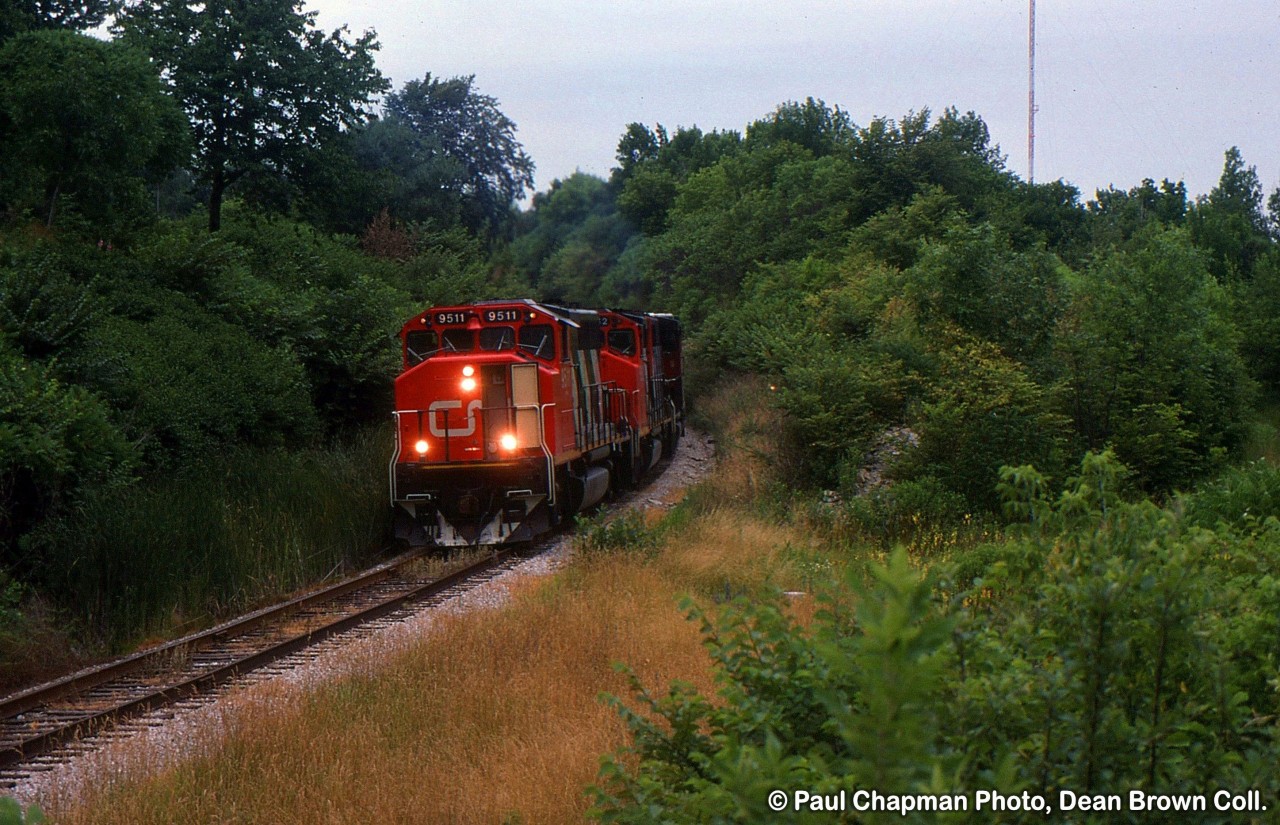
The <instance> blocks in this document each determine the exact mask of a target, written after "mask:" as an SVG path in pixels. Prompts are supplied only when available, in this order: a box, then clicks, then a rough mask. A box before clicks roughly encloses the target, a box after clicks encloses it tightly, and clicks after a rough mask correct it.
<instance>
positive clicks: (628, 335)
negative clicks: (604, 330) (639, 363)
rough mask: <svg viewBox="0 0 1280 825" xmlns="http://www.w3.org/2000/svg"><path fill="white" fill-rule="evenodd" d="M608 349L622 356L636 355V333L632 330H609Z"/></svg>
mask: <svg viewBox="0 0 1280 825" xmlns="http://www.w3.org/2000/svg"><path fill="white" fill-rule="evenodd" d="M609 349H610V350H612V351H613V352H616V353H620V354H622V355H635V354H636V333H635V330H632V329H611V330H609Z"/></svg>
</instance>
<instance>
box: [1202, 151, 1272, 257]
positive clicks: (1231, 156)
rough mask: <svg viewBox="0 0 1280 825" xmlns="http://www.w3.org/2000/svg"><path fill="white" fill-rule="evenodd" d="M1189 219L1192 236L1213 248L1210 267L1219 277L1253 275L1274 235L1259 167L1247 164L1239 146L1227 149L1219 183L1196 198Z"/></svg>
mask: <svg viewBox="0 0 1280 825" xmlns="http://www.w3.org/2000/svg"><path fill="white" fill-rule="evenodd" d="M1188 223H1189V225H1190V227H1191V237H1192V239H1193V240H1195V242H1196V244H1197V245H1198V246H1201V247H1203V248H1205V249H1207V250H1208V251H1209V253H1210V259H1209V267H1210V270H1211V271H1212V272H1213V274H1214V275H1215V276H1216V277H1217V278H1218V280H1219V281H1227V280H1235V279H1241V278H1242V279H1246V280H1247V279H1249V278H1251V277H1252V276H1253V269H1254V265H1255V264H1256V263H1257V261H1258V258H1259V257H1261V256H1262V254H1263V253H1264V252H1265V251H1266V250H1267V248H1268V246H1269V245H1270V237H1269V234H1268V226H1267V219H1266V216H1265V215H1264V214H1263V212H1262V184H1261V183H1260V182H1259V180H1258V170H1257V169H1255V168H1254V167H1252V166H1249V167H1246V166H1245V165H1244V158H1243V156H1241V154H1240V150H1239V149H1238V148H1237V147H1235V146H1232V147H1231V148H1230V149H1228V150H1227V153H1226V161H1225V162H1224V163H1223V168H1222V177H1221V178H1220V179H1219V180H1218V185H1217V186H1215V187H1214V188H1213V190H1212V191H1211V192H1210V193H1209V194H1208V196H1206V197H1203V198H1200V199H1199V200H1198V201H1197V202H1196V205H1195V207H1194V208H1193V209H1192V210H1191V214H1190V216H1189V221H1188Z"/></svg>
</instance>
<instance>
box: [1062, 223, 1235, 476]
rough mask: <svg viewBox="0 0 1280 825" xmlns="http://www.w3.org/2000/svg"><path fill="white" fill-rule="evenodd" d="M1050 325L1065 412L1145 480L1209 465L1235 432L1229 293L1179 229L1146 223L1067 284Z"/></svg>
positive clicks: (1087, 438)
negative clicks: (1061, 309) (1127, 243)
mask: <svg viewBox="0 0 1280 825" xmlns="http://www.w3.org/2000/svg"><path fill="white" fill-rule="evenodd" d="M1070 288H1071V293H1072V294H1071V297H1070V305H1069V307H1068V308H1067V310H1066V312H1065V313H1064V314H1063V316H1062V319H1061V321H1060V323H1059V324H1058V328H1057V330H1056V337H1057V343H1056V347H1057V351H1056V353H1055V355H1056V357H1057V359H1058V361H1059V364H1060V369H1061V370H1062V382H1061V384H1060V386H1059V388H1058V389H1059V393H1060V398H1061V403H1062V405H1063V410H1064V412H1066V413H1067V414H1068V415H1070V416H1071V417H1072V419H1073V421H1074V424H1075V429H1076V431H1077V433H1078V434H1079V436H1080V437H1081V438H1082V439H1083V440H1084V442H1085V444H1086V446H1088V447H1091V448H1097V447H1101V446H1103V445H1106V444H1110V445H1111V446H1112V447H1113V448H1114V449H1115V452H1116V455H1117V456H1118V457H1119V458H1120V459H1121V460H1122V461H1124V463H1125V464H1127V465H1128V466H1129V467H1130V468H1131V469H1133V470H1134V471H1135V472H1136V474H1137V477H1138V481H1139V483H1140V484H1141V485H1142V486H1144V487H1145V488H1147V489H1149V490H1157V491H1167V490H1171V489H1174V488H1176V487H1178V486H1181V485H1185V484H1186V483H1188V482H1190V481H1192V480H1194V479H1195V478H1196V476H1198V475H1200V474H1201V473H1202V472H1203V471H1204V470H1206V469H1208V468H1209V467H1211V466H1212V454H1213V452H1214V451H1221V450H1223V449H1231V448H1234V447H1235V446H1236V445H1237V444H1238V443H1239V441H1240V439H1241V437H1242V432H1241V430H1242V421H1243V410H1244V408H1245V405H1246V403H1247V401H1248V397H1249V381H1248V379H1247V377H1246V375H1245V371H1244V367H1243V363H1242V361H1241V359H1240V356H1239V354H1238V352H1237V348H1236V341H1235V330H1234V328H1233V327H1232V326H1231V324H1230V322H1229V321H1228V320H1227V319H1226V317H1225V312H1224V310H1225V304H1226V299H1225V293H1224V291H1223V289H1222V288H1221V287H1220V286H1219V285H1218V284H1217V283H1216V282H1215V281H1214V279H1213V278H1212V276H1211V275H1210V273H1209V271H1208V268H1207V267H1206V265H1205V259H1204V256H1203V255H1202V253H1201V252H1200V251H1199V250H1197V249H1196V248H1195V247H1194V246H1192V244H1191V242H1190V240H1189V238H1188V236H1187V233H1186V232H1185V231H1184V230H1178V229H1164V228H1159V227H1153V228H1150V229H1148V230H1146V231H1145V232H1144V233H1143V234H1141V235H1140V236H1138V237H1137V238H1135V239H1134V245H1133V248H1132V249H1129V250H1123V251H1112V252H1108V253H1104V254H1101V255H1099V256H1098V257H1097V259H1096V261H1095V262H1094V263H1093V265H1091V266H1090V267H1089V268H1088V269H1086V270H1085V271H1084V272H1083V273H1081V274H1080V277H1079V278H1078V279H1074V280H1073V282H1072V283H1071V284H1070Z"/></svg>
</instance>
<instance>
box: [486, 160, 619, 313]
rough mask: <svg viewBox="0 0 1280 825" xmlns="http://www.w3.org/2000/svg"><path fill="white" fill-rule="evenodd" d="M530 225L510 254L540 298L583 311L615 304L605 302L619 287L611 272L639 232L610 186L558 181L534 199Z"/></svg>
mask: <svg viewBox="0 0 1280 825" xmlns="http://www.w3.org/2000/svg"><path fill="white" fill-rule="evenodd" d="M524 220H525V221H526V222H528V223H530V224H531V225H530V226H529V227H528V228H527V229H526V230H525V231H523V232H522V233H521V234H520V236H519V238H517V239H516V241H515V242H513V243H512V245H511V250H510V254H511V259H512V264H513V265H514V267H515V268H516V270H517V272H518V273H519V274H520V276H521V277H522V278H524V279H525V280H527V282H528V283H529V284H531V285H532V286H533V288H534V291H535V293H536V294H538V295H539V296H540V297H541V298H542V299H543V300H547V301H553V302H557V303H569V304H573V305H578V306H591V305H598V304H603V303H609V302H610V300H606V298H605V293H607V292H609V291H610V290H609V286H607V285H610V283H611V281H614V279H611V277H610V270H612V269H613V268H614V267H615V266H616V265H617V263H618V260H619V258H620V257H621V256H622V253H623V252H624V251H625V250H626V248H627V245H628V243H629V242H630V241H631V240H632V239H633V238H634V237H635V236H636V231H635V229H633V228H632V227H631V225H630V224H629V223H628V222H627V221H626V220H625V219H624V218H623V217H622V216H621V214H619V212H618V209H617V207H616V205H615V203H614V197H613V190H612V189H611V188H610V187H609V186H608V184H606V183H605V182H604V181H602V180H600V179H599V178H596V177H592V176H590V175H585V174H582V173H581V172H579V173H576V174H574V175H572V176H570V177H569V178H566V179H565V180H563V181H559V180H557V181H555V182H553V183H552V184H551V188H550V189H549V190H548V191H547V192H545V193H539V194H538V195H535V196H534V198H533V209H532V210H531V212H528V213H526V214H525V216H524ZM621 291H622V292H624V293H625V292H626V290H625V289H624V290H621ZM616 292H617V290H615V293H616ZM619 297H622V296H621V295H618V294H613V295H610V296H609V299H612V300H616V299H618V298H619ZM626 297H628V298H630V297H631V296H626ZM626 303H628V304H629V305H633V303H632V302H631V301H626Z"/></svg>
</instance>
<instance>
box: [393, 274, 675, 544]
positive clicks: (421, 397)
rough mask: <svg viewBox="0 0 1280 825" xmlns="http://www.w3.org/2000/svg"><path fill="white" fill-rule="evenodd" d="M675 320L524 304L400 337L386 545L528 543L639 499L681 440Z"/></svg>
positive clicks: (420, 319)
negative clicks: (590, 511) (390, 533)
mask: <svg viewBox="0 0 1280 825" xmlns="http://www.w3.org/2000/svg"><path fill="white" fill-rule="evenodd" d="M680 332H681V330H680V322H679V321H678V320H677V319H676V318H675V317H674V316H672V315H667V314H662V313H651V312H629V311H621V310H595V309H576V308H567V307H560V306H552V305H550V304H543V303H538V302H536V301H532V300H527V299H526V300H512V301H486V302H482V303H476V304H468V305H464V306H448V307H436V308H434V309H431V310H429V311H427V312H424V313H422V314H420V315H416V316H414V317H413V318H412V319H410V320H409V321H408V322H407V323H405V325H404V327H403V328H402V329H401V331H400V344H401V350H402V355H403V359H404V361H403V370H402V371H401V373H400V375H399V376H398V377H397V378H396V382H395V411H394V413H393V415H394V417H395V452H394V455H393V456H392V458H391V464H390V485H391V505H392V508H393V509H394V523H395V537H396V539H397V541H398V542H399V543H401V544H405V545H408V546H410V547H468V546H476V545H494V544H505V543H508V542H519V541H527V540H529V539H532V538H533V537H535V536H537V535H539V534H541V533H544V532H546V531H548V530H550V529H551V528H552V527H554V526H555V525H556V524H558V523H560V522H561V521H563V520H565V519H566V518H568V517H569V516H571V515H572V514H574V513H577V512H581V511H582V510H585V509H587V508H589V507H592V506H593V505H595V504H597V503H598V502H600V501H601V500H603V499H604V498H605V496H606V495H609V494H610V493H611V492H612V491H616V490H621V489H625V488H628V487H632V486H634V485H635V484H636V483H637V482H638V481H639V479H640V477H641V476H643V475H644V474H645V473H646V472H647V471H648V470H650V469H652V467H653V466H654V465H655V464H657V463H658V461H659V459H661V457H662V456H663V455H669V454H671V453H673V452H674V451H675V449H676V444H677V442H678V440H679V438H680V435H681V434H682V433H683V430H684V376H683V358H682V352H681V334H680Z"/></svg>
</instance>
